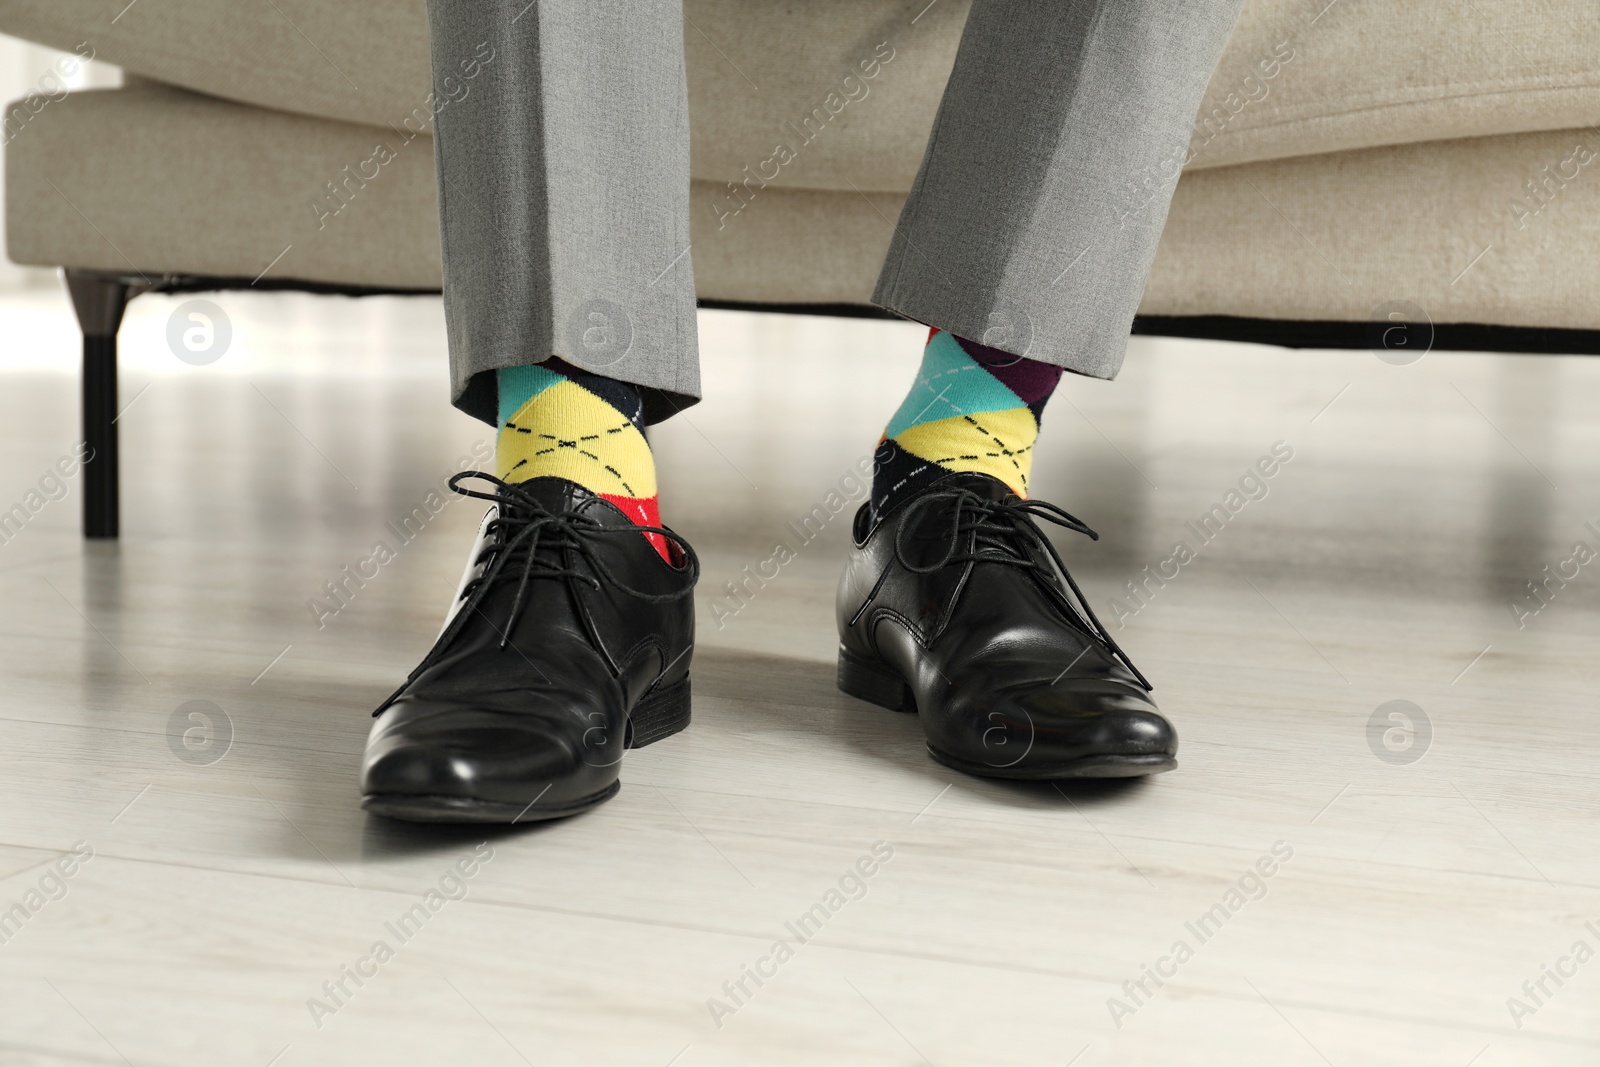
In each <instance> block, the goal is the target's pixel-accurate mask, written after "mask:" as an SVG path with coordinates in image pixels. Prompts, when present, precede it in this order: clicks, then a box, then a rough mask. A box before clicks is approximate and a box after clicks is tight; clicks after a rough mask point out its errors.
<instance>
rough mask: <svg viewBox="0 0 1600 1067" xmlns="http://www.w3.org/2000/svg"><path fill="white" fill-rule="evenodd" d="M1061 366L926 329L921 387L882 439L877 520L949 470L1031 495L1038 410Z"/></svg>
mask: <svg viewBox="0 0 1600 1067" xmlns="http://www.w3.org/2000/svg"><path fill="white" fill-rule="evenodd" d="M1060 380H1061V368H1060V367H1055V366H1051V365H1050V364H1048V363H1040V362H1038V361H1036V360H1031V359H1023V358H1022V357H1021V356H1013V355H1012V354H1011V353H1009V352H1002V351H1000V350H999V349H998V348H990V347H988V346H987V345H980V344H978V343H977V342H975V341H963V340H962V339H961V338H959V337H957V336H955V335H954V334H952V333H947V332H946V331H944V330H939V329H934V330H930V331H928V345H927V347H926V348H924V349H923V350H922V366H921V367H920V368H919V369H918V370H917V381H916V384H915V385H913V386H912V387H911V392H910V393H909V394H908V395H907V396H906V398H905V401H904V402H903V403H902V404H901V405H900V409H899V410H898V411H896V412H895V413H894V418H892V419H890V420H889V426H888V428H887V429H885V430H884V431H883V438H882V439H881V440H880V441H879V442H878V451H877V455H876V457H875V458H876V473H875V474H874V476H873V479H872V515H873V519H874V521H876V520H877V518H878V517H879V516H881V515H883V514H885V513H886V512H888V511H889V510H890V509H891V508H893V507H894V506H895V505H896V504H898V503H899V502H900V501H902V500H904V499H906V498H907V497H908V496H910V495H911V494H912V493H914V492H916V491H917V490H918V489H920V488H922V487H923V486H925V485H927V484H928V483H929V482H932V481H933V480H934V479H936V478H940V477H943V476H944V475H946V474H949V473H950V472H951V471H977V472H979V473H982V474H989V475H993V476H994V477H996V478H998V479H1000V480H1001V481H1002V482H1005V483H1006V485H1008V486H1010V487H1011V491H1012V492H1014V493H1016V494H1017V495H1018V496H1020V497H1023V498H1024V499H1026V498H1027V495H1028V474H1029V472H1030V471H1031V470H1032V469H1033V442H1034V440H1035V439H1036V438H1037V437H1038V436H1039V414H1040V412H1042V411H1043V410H1044V403H1045V401H1046V400H1049V399H1050V394H1051V393H1053V392H1054V391H1055V388H1056V383H1057V382H1059V381H1060Z"/></svg>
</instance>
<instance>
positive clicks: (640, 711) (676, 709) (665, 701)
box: [361, 675, 690, 825]
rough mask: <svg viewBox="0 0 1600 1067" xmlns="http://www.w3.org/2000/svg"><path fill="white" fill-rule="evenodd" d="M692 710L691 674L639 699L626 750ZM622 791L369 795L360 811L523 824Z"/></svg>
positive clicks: (676, 726) (617, 786)
mask: <svg viewBox="0 0 1600 1067" xmlns="http://www.w3.org/2000/svg"><path fill="white" fill-rule="evenodd" d="M689 712H690V694H689V676H688V675H684V677H683V680H682V681H679V682H676V683H674V684H672V685H670V686H668V687H667V688H665V689H663V690H661V691H660V692H655V693H648V694H646V695H645V697H644V699H642V700H640V701H639V703H638V704H637V705H636V706H635V707H634V709H633V714H632V715H630V716H629V717H628V737H627V740H626V741H625V742H624V743H623V748H624V749H630V748H643V747H644V746H646V745H653V744H655V743H656V742H657V741H660V740H662V739H663V738H667V737H671V736H672V735H673V734H675V733H678V732H679V731H681V730H682V729H684V727H686V726H688V725H689ZM621 789H622V783H621V782H612V783H611V784H610V785H609V786H607V787H606V788H605V789H602V790H601V791H600V792H598V793H596V794H594V795H593V796H589V797H581V798H579V799H578V800H571V801H567V802H566V803H564V804H553V805H541V804H539V803H538V802H537V801H534V802H533V803H531V804H519V803H517V802H515V801H504V800H480V799H478V798H477V797H463V796H447V795H430V794H426V793H368V794H367V795H365V796H363V797H362V798H361V807H362V808H363V809H364V810H366V811H370V812H371V813H372V814H374V815H382V816H384V817H385V818H389V819H399V820H401V821H403V822H431V823H496V824H503V825H512V824H518V825H520V824H522V823H530V822H547V821H549V820H551V819H565V818H568V817H569V816H573V815H581V814H582V813H583V812H586V811H588V810H590V809H591V808H597V807H599V806H600V805H601V804H604V803H605V802H606V801H608V800H610V799H611V798H612V797H614V796H616V795H617V793H618V792H619V791H621Z"/></svg>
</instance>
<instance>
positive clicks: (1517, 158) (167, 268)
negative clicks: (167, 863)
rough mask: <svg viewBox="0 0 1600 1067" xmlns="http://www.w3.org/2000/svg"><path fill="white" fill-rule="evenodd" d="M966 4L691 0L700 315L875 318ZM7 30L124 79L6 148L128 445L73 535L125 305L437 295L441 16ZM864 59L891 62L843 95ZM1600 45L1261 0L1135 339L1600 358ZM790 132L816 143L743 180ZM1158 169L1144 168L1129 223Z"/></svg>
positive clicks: (22, 5) (1468, 15)
mask: <svg viewBox="0 0 1600 1067" xmlns="http://www.w3.org/2000/svg"><path fill="white" fill-rule="evenodd" d="M967 6H968V4H967V2H965V0H934V2H933V3H931V4H930V3H929V2H928V0H910V2H900V0H784V2H778V0H772V2H769V3H752V2H750V0H685V18H686V22H685V47H686V50H687V54H688V67H689V80H690V86H689V91H690V116H691V124H692V127H693V144H692V159H693V189H692V203H693V205H694V214H693V216H692V239H693V248H694V256H695V275H696V279H697V282H698V286H699V290H700V295H701V297H702V299H703V300H705V301H708V302H713V303H719V302H721V303H734V304H740V305H781V306H788V307H796V308H802V307H804V308H810V309H818V308H823V309H831V310H847V309H851V308H856V309H860V308H864V307H865V305H866V303H867V299H868V296H869V294H870V292H871V289H872V282H873V279H874V277H875V275H876V273H877V268H878V264H879V261H880V259H881V257H882V255H883V252H884V249H885V248H886V247H887V244H888V241H889V235H890V231H891V228H892V224H893V221H894V219H895V217H896V213H897V212H898V210H899V207H900V204H901V201H902V198H903V196H904V193H905V191H906V190H907V189H908V188H909V187H910V184H911V180H912V177H913V176H914V174H915V171H916V166H917V161H918V159H919V157H920V154H921V151H922V147H923V143H924V141H925V139H926V136H927V131H928V129H929V126H930V124H931V120H932V116H933V112H934V109H935V107H936V105H937V103H938V99H939V94H940V91H941V89H942V86H943V82H944V79H945V77H946V75H947V73H948V71H949V68H950V64H951V62H952V60H953V58H954V54H955V47H956V42H957V40H958V38H959V35H960V30H961V26H962V22H963V20H964V18H965V15H966V10H967ZM515 32H516V28H515V26H512V25H508V26H507V27H506V31H505V33H506V36H505V39H504V40H502V41H500V42H498V43H497V42H489V45H490V47H491V48H495V49H496V55H503V54H505V50H506V49H507V48H508V47H509V42H510V41H511V35H512V34H514V33H515ZM0 33H6V34H11V35H14V36H18V37H23V38H26V39H29V40H32V41H36V42H39V43H42V44H48V45H52V46H54V47H57V48H62V49H65V50H72V49H74V48H77V49H79V50H80V51H84V50H91V51H92V52H93V54H94V55H95V56H96V58H99V59H103V60H106V61H109V62H111V63H114V64H117V65H119V66H121V67H123V68H124V70H125V71H126V72H128V74H129V84H128V85H127V86H126V87H124V88H122V89H119V90H113V91H103V92H90V93H78V94H73V95H72V96H70V97H69V98H67V99H65V100H60V101H52V102H49V103H48V104H47V105H46V106H43V107H37V106H35V107H28V106H26V105H24V106H23V107H22V109H21V111H20V112H19V111H18V109H17V107H16V106H13V107H11V108H10V109H8V111H7V122H8V123H10V122H13V121H14V120H18V116H19V115H21V116H22V118H21V119H20V120H19V121H17V125H16V128H15V130H13V129H12V128H11V127H10V126H8V128H7V147H6V159H5V165H6V168H7V171H6V182H7V184H6V189H7V204H6V211H7V233H8V249H7V251H8V254H9V255H10V257H11V258H12V259H13V260H15V261H16V262H19V263H26V264H40V265H48V266H60V267H65V268H68V272H69V281H70V282H71V286H72V290H73V295H74V299H75V301H76V302H77V305H78V308H79V311H80V318H81V320H82V322H83V325H84V328H85V336H86V342H85V359H86V363H85V375H86V377H85V401H86V425H85V430H86V435H88V436H90V438H91V444H93V443H94V441H95V440H96V439H97V438H96V437H95V435H96V434H98V435H99V437H98V440H100V441H101V443H102V446H103V448H102V450H101V451H102V453H103V452H104V450H106V449H109V451H110V460H109V462H108V461H107V460H105V458H104V456H103V454H102V456H101V458H100V459H97V461H96V462H94V463H91V464H90V465H89V466H88V467H87V468H86V470H88V471H89V472H90V475H91V478H90V481H89V484H88V485H87V486H86V487H87V488H88V489H89V490H90V492H89V494H88V496H89V501H88V503H87V504H86V507H88V508H89V511H88V512H87V513H86V520H87V522H88V532H89V533H90V534H91V535H101V536H103V535H114V534H115V499H114V491H115V484H114V473H115V472H114V466H115V440H114V436H113V437H111V438H109V439H108V438H106V437H105V436H104V435H105V433H107V432H110V431H111V430H112V427H111V426H110V423H109V416H108V415H105V414H104V413H105V411H107V410H110V411H114V410H115V392H114V390H115V341H114V337H115V330H116V325H117V321H118V319H119V318H120V308H121V305H122V302H123V301H124V300H125V299H126V298H127V296H128V295H130V294H132V293H136V292H138V291H141V290H142V289H146V288H174V287H191V288H193V287H205V286H213V287H214V286H217V285H222V284H239V285H248V284H255V285H258V286H266V285H292V286H297V287H304V288H319V287H326V288H329V289H333V290H339V291H396V290H399V291H410V290H418V291H429V290H436V289H437V288H438V286H439V246H438V235H437V220H436V216H435V206H434V195H435V194H434V175H433V168H432V159H431V154H432V149H431V144H430V141H429V139H428V130H429V129H430V124H429V120H430V117H431V110H430V109H431V107H432V106H433V103H434V98H433V97H432V96H431V95H430V84H429V82H430V79H429V72H428V62H427V25H426V19H425V15H424V9H423V0H321V2H318V3H312V2H311V0H276V2H273V3H256V2H252V3H244V4H207V5H202V4H198V3H186V4H179V3H171V2H157V0H144V2H142V3H140V2H137V0H136V2H135V3H134V4H131V5H130V4H128V2H127V0H0ZM873 54H877V55H879V56H883V55H885V54H888V55H890V56H891V58H889V59H888V60H887V61H886V62H884V63H883V64H882V66H881V69H880V72H879V74H878V75H877V76H876V77H875V78H873V79H871V80H870V81H868V82H866V83H865V87H866V92H865V95H863V94H862V93H861V91H860V90H859V89H857V90H855V91H853V92H852V93H851V94H849V95H850V96H853V97H854V99H849V98H847V97H846V96H845V95H844V94H843V93H842V91H841V85H842V79H843V76H844V75H845V74H846V73H847V72H849V71H850V70H851V69H852V68H855V67H856V65H857V63H858V62H859V60H861V59H862V58H865V57H867V56H869V55H873ZM1596 56H1600V20H1596V19H1595V18H1594V12H1593V7H1592V0H1500V2H1498V3H1488V2H1485V0H1426V2H1423V0H1418V2H1413V3H1405V4H1401V3H1396V2H1388V3H1375V2H1373V0H1332V2H1331V3H1330V2H1329V0H1248V2H1247V6H1246V9H1245V11H1244V14H1243V15H1242V17H1241V19H1240V22H1239V25H1238V28H1237V30H1236V32H1235V34H1234V37H1233V39H1232V41H1231V43H1230V45H1229V47H1228V50H1227V53H1226V55H1225V57H1224V59H1223V61H1222V63H1221V65H1220V66H1219V68H1218V70H1217V72H1216V74H1215V76H1214V77H1213V79H1212V83H1211V87H1210V89H1209V90H1208V92H1207V95H1206V99H1205V102H1204V104H1203V105H1202V108H1201V112H1200V115H1199V116H1198V117H1197V121H1196V126H1195V134H1194V140H1193V143H1192V144H1191V149H1190V158H1189V159H1188V161H1187V164H1186V165H1185V166H1184V168H1183V176H1182V179H1181V181H1179V182H1178V184H1177V190H1176V193H1175V194H1174V201H1173V208H1172V213H1171V216H1170V218H1169V221H1168V224H1167V228H1166V231H1165V234H1164V237H1163V240H1162V245H1161V250H1160V254H1159V256H1158V258H1157V261H1156V264H1155V268H1154V271H1153V273H1152V275H1151V277H1150V281H1149V284H1148V286H1147V288H1146V291H1145V295H1144V300H1143V303H1142V304H1141V307H1140V312H1141V314H1140V320H1139V323H1138V325H1137V326H1136V329H1139V330H1145V331H1149V332H1170V333H1183V334H1191V335H1202V336H1221V337H1242V338H1248V339H1259V340H1266V341H1272V342H1276V343H1284V344H1296V345H1310V346H1326V347H1333V346H1341V345H1360V344H1373V345H1379V344H1383V343H1385V342H1384V339H1385V338H1392V337H1394V335H1395V331H1394V330H1393V328H1392V327H1393V325H1394V323H1395V322H1396V321H1401V320H1406V321H1409V322H1410V323H1411V325H1410V327H1408V329H1409V330H1410V331H1411V332H1410V333H1409V334H1408V335H1407V336H1406V338H1405V341H1406V343H1407V344H1412V345H1416V344H1419V343H1431V344H1433V345H1434V346H1435V347H1488V348H1500V349H1513V348H1515V349H1531V350H1544V351H1584V352H1592V351H1596V350H1600V344H1597V343H1596V339H1597V337H1600V334H1597V333H1596V332H1595V331H1597V330H1600V305H1597V303H1596V301H1595V300H1594V299H1593V296H1592V294H1593V292H1594V289H1595V281H1596V277H1597V267H1600V254H1597V252H1596V249H1597V248H1600V165H1596V164H1597V163H1600V131H1597V130H1596V128H1595V125H1596V123H1597V122H1600V63H1597V60H1596V58H1595V57H1596ZM506 69H507V68H506V67H505V66H500V67H499V68H498V69H497V68H496V66H495V64H494V62H492V61H491V62H489V63H488V64H487V65H486V66H485V67H484V69H483V70H482V71H481V72H480V73H479V75H478V77H477V78H476V79H473V80H464V81H462V82H461V83H459V84H458V85H456V86H455V87H453V88H452V89H451V90H450V92H451V93H454V94H459V93H461V92H473V91H482V90H483V88H484V87H485V86H486V85H487V84H489V83H490V81H491V80H492V79H494V78H497V77H501V76H504V72H505V70H506ZM448 95H450V94H449V93H447V94H446V97H448ZM34 103H35V105H37V100H36V101H35V102H34ZM446 106H448V104H446ZM791 124H792V126H794V127H802V128H804V129H805V131H806V132H807V133H808V134H812V136H810V137H809V139H808V140H807V142H806V144H805V146H804V149H803V150H802V151H801V153H800V156H799V158H798V159H797V160H795V161H794V162H793V163H792V164H790V165H788V166H786V167H784V168H783V170H782V171H781V173H780V174H779V176H778V177H777V178H776V179H774V180H772V181H770V182H769V183H768V184H767V185H765V186H764V187H763V186H759V185H751V186H747V185H745V184H744V180H745V178H746V177H747V173H748V172H747V169H746V168H748V167H754V166H755V164H757V163H759V162H760V161H762V160H764V159H766V158H767V157H768V156H769V155H770V154H771V151H772V143H773V141H774V138H775V137H776V136H783V135H784V134H783V133H782V131H785V130H788V129H790V128H791ZM380 145H381V146H383V149H382V150H380V147H379V146H380ZM1177 162H1178V161H1174V164H1175V165H1174V167H1173V168H1172V171H1173V173H1175V172H1176V163H1177ZM596 180H598V181H604V180H605V176H604V175H597V176H596ZM1170 180H1171V179H1170V176H1169V175H1168V174H1167V173H1165V172H1157V173H1151V174H1129V175H1127V176H1125V179H1123V184H1124V188H1123V189H1122V190H1121V193H1122V196H1123V199H1124V202H1125V204H1126V210H1127V211H1129V212H1137V211H1139V210H1143V209H1144V208H1143V205H1144V204H1145V203H1146V201H1147V200H1148V199H1149V198H1150V197H1151V196H1152V195H1153V194H1154V195H1160V193H1161V190H1162V189H1163V188H1164V183H1167V182H1169V181H1170ZM732 183H738V189H739V190H740V192H741V193H742V194H743V195H736V194H735V193H734V192H733V188H734V185H733V184H732ZM747 189H753V190H754V194H753V195H751V193H749V192H746V191H745V190H747ZM1419 324H1420V325H1419ZM107 331H109V335H108V333H107ZM108 336H109V338H110V340H109V341H106V340H104V339H105V338H107V337H108ZM96 338H101V339H102V340H101V341H99V342H96V343H91V341H94V340H95V339H96ZM107 390H110V395H111V402H110V407H109V409H108V408H107V403H106V399H105V395H104V394H105V393H106V391H107ZM91 393H93V394H94V395H92V396H91V395H90V394H91ZM91 408H92V409H93V410H92V411H91V410H90V409H91ZM94 420H100V421H103V422H104V423H105V424H104V425H102V426H91V425H90V422H91V421H94ZM91 431H92V432H91ZM107 479H110V482H111V485H110V492H111V494H112V496H111V499H110V500H109V503H108V502H107V501H106V500H105V499H104V497H105V493H106V487H105V482H106V481H107ZM96 500H99V501H100V503H99V504H96V503H95V501H96ZM108 509H109V510H108Z"/></svg>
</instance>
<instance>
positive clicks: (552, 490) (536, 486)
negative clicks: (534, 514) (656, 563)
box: [511, 476, 633, 526]
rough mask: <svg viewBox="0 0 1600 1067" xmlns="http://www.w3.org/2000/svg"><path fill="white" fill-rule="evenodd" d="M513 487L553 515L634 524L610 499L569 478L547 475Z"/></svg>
mask: <svg viewBox="0 0 1600 1067" xmlns="http://www.w3.org/2000/svg"><path fill="white" fill-rule="evenodd" d="M511 484H513V485H514V486H516V488H517V489H518V490H520V491H521V492H523V493H526V494H527V495H528V496H530V497H532V498H533V499H534V500H535V501H536V502H537V503H538V504H539V506H540V507H542V508H544V509H545V510H546V511H548V512H550V513H551V514H552V515H565V514H567V513H568V512H572V511H577V512H582V513H583V514H584V515H586V516H588V517H589V518H591V519H594V520H595V521H597V522H600V523H603V524H604V525H606V526H619V525H621V524H623V523H631V522H632V521H633V520H631V519H629V518H628V516H626V515H624V514H623V513H622V511H621V509H619V508H618V507H617V506H616V505H615V504H613V503H611V502H610V501H609V500H607V499H605V498H604V497H602V496H600V495H599V494H598V493H595V492H593V491H591V490H589V489H586V488H585V487H583V486H581V485H579V484H578V483H577V482H574V481H572V480H570V479H567V478H556V477H552V476H546V477H541V478H529V479H528V480H527V481H525V482H513V483H511Z"/></svg>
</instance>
